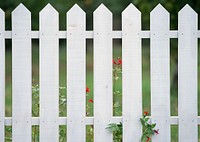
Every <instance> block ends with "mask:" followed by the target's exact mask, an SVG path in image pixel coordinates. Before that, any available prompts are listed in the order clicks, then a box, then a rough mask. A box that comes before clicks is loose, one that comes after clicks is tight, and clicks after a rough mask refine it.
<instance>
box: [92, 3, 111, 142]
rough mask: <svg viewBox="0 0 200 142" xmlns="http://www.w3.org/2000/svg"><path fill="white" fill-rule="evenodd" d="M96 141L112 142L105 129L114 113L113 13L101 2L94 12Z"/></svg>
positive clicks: (109, 134)
mask: <svg viewBox="0 0 200 142" xmlns="http://www.w3.org/2000/svg"><path fill="white" fill-rule="evenodd" d="M93 20H94V142H102V139H103V141H104V142H112V141H113V140H112V133H111V132H109V131H108V130H107V129H105V128H106V127H107V126H108V124H109V123H110V119H111V117H112V115H113V107H112V102H113V99H112V98H113V97H112V95H113V94H112V89H113V85H112V38H111V36H110V33H111V31H112V13H111V12H110V11H109V10H108V9H107V8H106V7H105V6H104V5H103V4H101V5H100V6H99V7H98V8H97V10H95V12H94V19H93Z"/></svg>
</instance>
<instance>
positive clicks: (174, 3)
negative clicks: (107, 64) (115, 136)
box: [0, 0, 200, 142]
mask: <svg viewBox="0 0 200 142" xmlns="http://www.w3.org/2000/svg"><path fill="white" fill-rule="evenodd" d="M19 3H23V4H24V5H25V6H26V7H27V8H28V9H29V10H30V11H31V13H32V30H38V29H39V12H40V11H41V10H42V9H43V8H44V7H45V5H46V4H47V3H50V4H52V6H53V7H54V8H55V9H56V10H57V11H58V12H59V14H60V15H59V16H60V17H59V21H60V22H59V23H60V30H65V29H66V26H65V25H66V20H67V19H66V12H67V11H68V10H69V9H70V8H71V7H72V6H73V5H74V4H75V3H77V4H78V5H79V6H80V7H81V8H82V9H83V10H84V11H85V12H86V14H87V30H92V29H93V11H94V10H95V9H96V8H97V7H98V6H99V5H100V4H101V3H103V4H104V5H106V6H107V7H108V9H110V10H111V12H112V13H113V19H114V21H113V29H114V30H121V12H122V11H123V10H124V9H125V8H126V7H127V6H128V5H129V4H130V3H133V4H134V5H135V6H136V7H137V8H138V9H139V10H140V11H141V12H142V29H143V30H149V27H150V12H151V11H152V10H153V8H154V7H155V6H156V5H157V4H158V3H161V4H162V5H163V6H164V7H165V8H166V9H167V10H168V11H169V12H170V29H171V30H177V27H178V11H179V10H180V9H181V8H182V7H183V6H184V5H185V4H189V5H190V6H191V7H192V8H193V9H194V10H195V11H196V12H197V13H200V1H199V0H5V1H4V0H0V8H1V9H2V10H4V11H5V17H6V19H5V20H6V30H11V29H12V28H11V13H12V11H13V10H14V9H15V8H16V7H17V5H18V4H19ZM113 43H114V44H113V58H114V59H117V58H118V57H121V40H117V39H116V40H113ZM32 44H33V45H32V47H33V48H32V52H33V55H32V66H33V70H32V74H33V84H37V83H38V80H39V40H36V39H34V40H33V42H32ZM11 45H12V44H11V40H10V39H6V116H12V56H11V55H12V46H11ZM142 46H143V47H142V75H143V82H142V89H143V90H142V91H143V110H147V111H149V112H150V110H151V107H150V40H149V39H143V40H142ZM170 47H171V48H170V55H171V57H170V67H171V69H170V71H171V72H170V73H171V74H170V75H171V115H173V116H176V115H178V96H177V92H178V91H177V90H178V89H177V85H178V83H177V58H178V57H177V49H178V48H177V47H178V40H177V39H171V40H170ZM59 58H60V59H59V60H60V66H59V68H60V86H66V40H60V57H59ZM199 59H200V58H198V60H199ZM199 68H200V66H198V69H199ZM92 83H93V41H92V40H91V39H90V40H87V86H88V87H89V88H90V90H91V92H90V93H89V96H87V97H86V99H87V100H88V99H90V98H93V93H92V92H93V84H92ZM199 84H200V83H199ZM116 86H117V87H116V88H117V89H118V90H119V91H121V90H122V87H121V78H120V79H119V81H117V83H116ZM198 88H200V87H198ZM198 94H199V89H198ZM199 98H200V97H198V99H199ZM116 102H118V103H119V107H117V108H116V109H115V111H116V112H114V115H118V114H117V111H121V96H117V97H116V98H115V99H114V102H113V103H114V104H115V103H116ZM198 102H199V101H198ZM87 105H88V106H89V107H91V108H90V110H89V111H90V115H93V113H92V108H93V106H92V104H91V103H88V102H87ZM198 108H200V107H199V104H198ZM198 110H199V111H198V114H199V113H200V109H198ZM171 128H172V133H171V137H172V142H177V141H178V127H177V125H175V126H172V127H171ZM87 130H89V128H87ZM199 131H200V130H199ZM199 134H200V133H199ZM7 135H8V136H9V135H10V134H7ZM199 137H200V136H199ZM90 139H91V138H90V135H88V142H89V141H90Z"/></svg>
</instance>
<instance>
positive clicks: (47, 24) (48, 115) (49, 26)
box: [39, 4, 59, 142]
mask: <svg viewBox="0 0 200 142" xmlns="http://www.w3.org/2000/svg"><path fill="white" fill-rule="evenodd" d="M39 17H40V55H39V57H40V71H39V72H40V141H41V142H57V141H58V140H59V139H58V138H59V136H58V134H59V126H58V117H59V40H58V29H59V24H58V12H57V11H56V10H55V9H54V8H53V7H52V6H51V5H50V4H47V6H46V7H45V8H44V9H43V10H42V11H41V12H40V16H39Z"/></svg>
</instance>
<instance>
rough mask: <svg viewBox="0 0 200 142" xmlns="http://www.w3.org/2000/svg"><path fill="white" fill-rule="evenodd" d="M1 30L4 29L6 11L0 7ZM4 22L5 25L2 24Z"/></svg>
mask: <svg viewBox="0 0 200 142" xmlns="http://www.w3.org/2000/svg"><path fill="white" fill-rule="evenodd" d="M0 19H1V20H0V30H3V29H4V24H5V12H4V11H3V10H2V9H1V8H0ZM2 24H3V25H2Z"/></svg>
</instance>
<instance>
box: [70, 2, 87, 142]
mask: <svg viewBox="0 0 200 142" xmlns="http://www.w3.org/2000/svg"><path fill="white" fill-rule="evenodd" d="M85 20H86V16H85V12H84V11H83V10H82V9H81V8H80V7H79V6H78V5H74V6H73V7H72V8H71V9H70V10H69V12H68V13H67V31H68V38H67V118H68V119H67V141H68V142H74V141H76V142H85V140H86V131H85V130H86V127H85V113H86V112H85V94H86V93H85V88H86V85H85V83H86V77H85V76H86V42H85V41H86V39H85V37H84V32H85V28H86V27H85V24H86V23H85ZM77 136H78V137H77Z"/></svg>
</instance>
